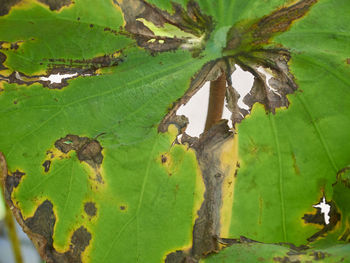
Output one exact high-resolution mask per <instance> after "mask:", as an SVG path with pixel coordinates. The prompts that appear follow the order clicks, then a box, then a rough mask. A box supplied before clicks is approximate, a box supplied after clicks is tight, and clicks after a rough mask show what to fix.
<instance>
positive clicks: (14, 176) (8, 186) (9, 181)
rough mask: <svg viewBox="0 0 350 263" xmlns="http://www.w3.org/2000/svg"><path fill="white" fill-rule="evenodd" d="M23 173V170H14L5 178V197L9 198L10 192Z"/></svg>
mask: <svg viewBox="0 0 350 263" xmlns="http://www.w3.org/2000/svg"><path fill="white" fill-rule="evenodd" d="M24 175H25V173H24V172H21V171H19V170H16V171H15V172H13V173H11V174H10V175H8V176H6V178H5V197H6V199H8V200H10V199H11V194H12V191H13V188H16V187H17V186H18V185H19V183H20V182H21V180H22V177H23V176H24Z"/></svg>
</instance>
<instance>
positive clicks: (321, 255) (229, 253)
mask: <svg viewBox="0 0 350 263" xmlns="http://www.w3.org/2000/svg"><path fill="white" fill-rule="evenodd" d="M347 260H349V248H348V246H346V245H336V246H332V247H329V248H327V249H314V250H308V251H306V252H305V251H300V250H299V251H298V250H293V249H292V248H289V247H288V246H286V245H284V246H283V245H277V244H263V243H238V244H234V245H232V246H231V247H229V248H226V249H224V250H223V251H221V252H220V253H219V254H217V255H212V256H209V257H208V258H207V259H205V260H203V261H202V262H206V263H211V262H215V263H224V262H252V263H259V262H300V263H307V262H318V261H319V262H327V263H333V262H334V263H335V262H347Z"/></svg>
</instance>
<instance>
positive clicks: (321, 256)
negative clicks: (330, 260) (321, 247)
mask: <svg viewBox="0 0 350 263" xmlns="http://www.w3.org/2000/svg"><path fill="white" fill-rule="evenodd" d="M312 255H313V257H314V259H315V260H321V259H325V258H326V257H329V256H330V254H329V253H326V252H321V251H315V252H313V253H312Z"/></svg>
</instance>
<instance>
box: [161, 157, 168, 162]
mask: <svg viewBox="0 0 350 263" xmlns="http://www.w3.org/2000/svg"><path fill="white" fill-rule="evenodd" d="M161 161H162V163H166V161H167V158H166V156H165V155H162V157H161Z"/></svg>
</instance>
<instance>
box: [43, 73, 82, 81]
mask: <svg viewBox="0 0 350 263" xmlns="http://www.w3.org/2000/svg"><path fill="white" fill-rule="evenodd" d="M76 75H78V73H74V74H63V75H61V74H52V75H50V76H49V77H48V78H46V77H41V78H40V80H43V81H48V80H49V81H50V82H51V83H61V82H62V79H69V78H71V77H75V76H76Z"/></svg>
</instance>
